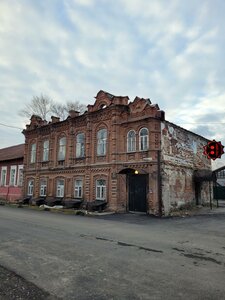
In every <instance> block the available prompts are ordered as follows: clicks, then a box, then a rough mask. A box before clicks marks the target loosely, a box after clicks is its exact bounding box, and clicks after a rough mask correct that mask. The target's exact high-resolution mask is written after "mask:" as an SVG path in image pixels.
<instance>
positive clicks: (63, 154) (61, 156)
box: [58, 136, 66, 160]
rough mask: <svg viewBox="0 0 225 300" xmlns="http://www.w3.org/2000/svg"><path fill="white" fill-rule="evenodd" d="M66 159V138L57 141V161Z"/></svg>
mask: <svg viewBox="0 0 225 300" xmlns="http://www.w3.org/2000/svg"><path fill="white" fill-rule="evenodd" d="M65 157H66V137H65V136H64V137H62V138H61V139H60V140H59V151H58V160H65Z"/></svg>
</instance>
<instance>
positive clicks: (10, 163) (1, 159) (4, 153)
mask: <svg viewBox="0 0 225 300" xmlns="http://www.w3.org/2000/svg"><path fill="white" fill-rule="evenodd" d="M23 155H24V144H20V145H16V146H12V147H7V148H2V149H0V199H4V200H6V201H9V202H15V201H16V200H19V199H21V198H22V186H23Z"/></svg>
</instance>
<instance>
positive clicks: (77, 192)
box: [74, 179, 83, 198]
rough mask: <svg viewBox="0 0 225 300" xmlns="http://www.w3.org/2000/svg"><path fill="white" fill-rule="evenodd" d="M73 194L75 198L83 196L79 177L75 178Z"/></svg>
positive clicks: (81, 182)
mask: <svg viewBox="0 0 225 300" xmlns="http://www.w3.org/2000/svg"><path fill="white" fill-rule="evenodd" d="M74 196H75V198H82V196H83V180H81V179H77V180H75V184H74Z"/></svg>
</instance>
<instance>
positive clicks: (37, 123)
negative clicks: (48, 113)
mask: <svg viewBox="0 0 225 300" xmlns="http://www.w3.org/2000/svg"><path fill="white" fill-rule="evenodd" d="M95 98H96V101H95V103H94V105H88V110H87V111H86V112H85V113H84V114H82V115H79V113H78V112H75V111H71V112H70V115H69V116H68V118H67V119H66V120H64V121H60V120H59V118H56V117H52V121H51V122H49V123H47V122H46V121H44V120H42V119H41V118H40V117H38V116H32V117H31V122H30V124H29V125H27V126H26V129H25V130H24V131H23V133H24V135H25V156H24V180H25V185H24V193H25V195H30V196H32V197H34V198H38V197H40V196H42V197H45V196H47V197H63V198H64V199H65V201H66V199H71V198H76V199H77V198H80V199H83V200H84V201H88V202H89V201H94V200H106V201H107V203H108V208H109V209H111V210H116V211H141V212H148V213H153V214H161V213H165V214H167V213H169V211H170V209H171V207H172V206H173V205H174V203H177V202H178V201H181V202H182V201H183V202H186V201H194V199H195V185H194V182H193V172H194V170H196V169H199V168H200V169H210V168H211V163H210V161H209V160H207V159H206V158H205V157H204V156H203V155H202V147H203V145H204V144H206V142H207V140H206V139H204V138H203V137H201V136H199V135H196V134H194V133H191V132H189V131H187V130H185V129H182V128H180V127H178V126H176V125H174V124H172V123H169V122H167V121H165V117H164V112H163V111H162V110H160V109H159V107H158V105H157V104H151V101H150V100H149V99H143V98H139V97H136V98H135V99H134V101H132V102H129V98H128V97H127V96H125V97H122V96H114V95H111V94H109V93H107V92H104V91H99V92H98V94H97V96H96V97H95ZM204 193H205V194H204ZM204 193H203V198H204V197H205V198H204V199H203V201H204V200H207V193H208V190H207V188H206V189H204ZM204 195H206V196H204Z"/></svg>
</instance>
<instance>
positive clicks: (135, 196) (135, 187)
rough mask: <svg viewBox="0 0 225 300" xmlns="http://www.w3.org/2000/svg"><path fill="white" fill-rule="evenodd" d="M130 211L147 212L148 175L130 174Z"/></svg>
mask: <svg viewBox="0 0 225 300" xmlns="http://www.w3.org/2000/svg"><path fill="white" fill-rule="evenodd" d="M128 178H129V179H128V187H129V205H128V207H129V211H140V212H146V210H147V207H146V188H147V175H133V174H129V175H128Z"/></svg>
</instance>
